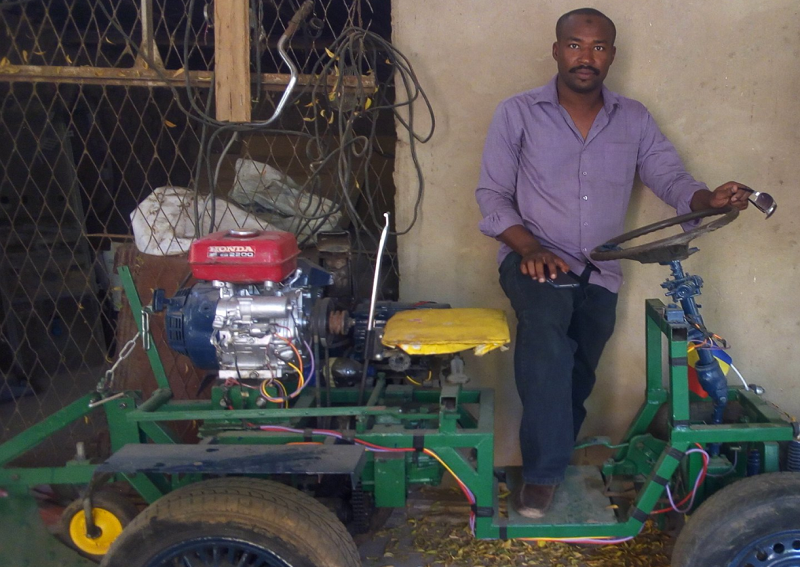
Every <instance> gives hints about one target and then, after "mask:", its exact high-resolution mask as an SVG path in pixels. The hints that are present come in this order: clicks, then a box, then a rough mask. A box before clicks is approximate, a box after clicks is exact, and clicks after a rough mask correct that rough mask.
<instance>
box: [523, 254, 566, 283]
mask: <svg viewBox="0 0 800 567" xmlns="http://www.w3.org/2000/svg"><path fill="white" fill-rule="evenodd" d="M520 255H521V256H522V260H521V261H520V263H519V269H520V271H521V272H522V273H523V274H525V275H528V276H530V277H531V278H533V279H535V280H539V281H540V282H541V283H544V281H545V279H547V278H550V279H553V280H554V279H556V277H557V276H558V271H559V270H561V271H562V272H568V271H569V266H568V265H567V263H566V262H565V261H564V260H562V259H561V258H560V257H559V256H557V255H556V254H554V253H553V252H550V251H549V250H545V249H544V248H540V249H539V250H533V251H530V252H526V253H525V254H520Z"/></svg>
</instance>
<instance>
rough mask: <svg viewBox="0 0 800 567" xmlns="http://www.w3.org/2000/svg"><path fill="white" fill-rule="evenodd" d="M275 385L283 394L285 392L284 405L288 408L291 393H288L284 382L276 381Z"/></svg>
mask: <svg viewBox="0 0 800 567" xmlns="http://www.w3.org/2000/svg"><path fill="white" fill-rule="evenodd" d="M275 383H276V384H277V385H278V387H279V388H280V389H281V392H283V402H284V405H285V406H286V407H287V408H288V407H289V392H287V391H286V386H284V385H283V382H281V381H280V380H276V381H275Z"/></svg>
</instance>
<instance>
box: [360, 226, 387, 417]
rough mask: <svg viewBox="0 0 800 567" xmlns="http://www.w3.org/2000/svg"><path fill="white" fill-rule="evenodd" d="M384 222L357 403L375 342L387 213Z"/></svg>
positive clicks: (376, 264)
mask: <svg viewBox="0 0 800 567" xmlns="http://www.w3.org/2000/svg"><path fill="white" fill-rule="evenodd" d="M383 218H385V219H386V224H384V226H383V231H381V239H380V242H379V243H378V257H377V258H376V259H375V274H374V275H373V277H372V296H371V297H370V300H369V318H368V319H367V332H366V333H365V338H364V340H365V341H366V344H365V345H364V368H363V370H362V371H361V384H360V385H359V387H358V404H359V405H361V404H363V403H364V389H365V388H366V386H367V373H368V372H369V361H370V359H371V358H372V354H373V353H372V350H373V348H372V347H373V345H374V343H375V303H376V302H377V299H378V282H380V278H381V261H382V259H383V249H384V248H385V247H386V236H387V235H388V234H389V213H383Z"/></svg>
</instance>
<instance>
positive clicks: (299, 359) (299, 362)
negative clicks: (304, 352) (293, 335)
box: [275, 333, 303, 374]
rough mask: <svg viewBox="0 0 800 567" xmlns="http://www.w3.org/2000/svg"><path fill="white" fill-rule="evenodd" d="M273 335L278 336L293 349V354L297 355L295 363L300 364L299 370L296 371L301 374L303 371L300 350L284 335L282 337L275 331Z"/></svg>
mask: <svg viewBox="0 0 800 567" xmlns="http://www.w3.org/2000/svg"><path fill="white" fill-rule="evenodd" d="M275 336H276V337H278V338H279V339H280V340H282V341H283V342H285V343H286V344H287V345H289V346H290V347H291V349H292V350H293V351H294V355H295V356H296V357H297V363H298V364H299V365H300V370H299V371H298V372H300V374H302V373H303V357H302V356H300V351H299V350H297V347H295V346H294V345H293V344H292V341H290V340H289V339H287V338H286V337H284V336H282V335H279V334H277V333H276V334H275Z"/></svg>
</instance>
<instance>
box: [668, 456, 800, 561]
mask: <svg viewBox="0 0 800 567" xmlns="http://www.w3.org/2000/svg"><path fill="white" fill-rule="evenodd" d="M781 534H788V536H787V535H781ZM773 536H774V537H773ZM787 537H788V538H789V540H790V542H789V545H788V546H787V545H786V542H785V540H786V538H787ZM765 538H766V539H765ZM773 539H774V541H775V542H778V540H781V539H783V540H784V542H783V543H781V544H780V545H779V546H778V545H777V543H776V544H775V546H774V547H775V548H773V544H772V543H770V542H771V540H773ZM758 542H761V545H760V547H766V551H767V552H768V554H769V557H763V558H761V559H759V560H758V561H748V560H742V561H741V562H740V561H738V560H737V562H736V563H733V561H734V560H735V559H736V556H737V555H738V554H739V553H740V552H742V551H743V550H745V549H747V548H753V546H754V545H755V544H756V543H758ZM794 558H797V559H798V562H800V473H797V472H783V473H769V474H762V475H758V476H753V477H750V478H746V479H744V480H741V481H738V482H734V483H733V484H731V485H729V486H727V487H725V488H724V489H722V490H720V491H719V492H717V493H716V494H715V495H714V496H712V497H711V498H709V499H708V500H707V501H706V502H705V503H703V504H702V505H701V506H700V508H699V509H698V510H697V512H695V513H694V514H692V515H691V517H690V518H689V521H688V522H687V523H686V526H685V527H684V528H683V530H682V531H681V533H680V536H678V541H677V542H676V543H675V548H674V550H673V553H672V567H712V566H713V567H743V566H744V565H753V566H754V567H770V566H773V565H797V564H798V563H794V562H791V560H792V559H794Z"/></svg>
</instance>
